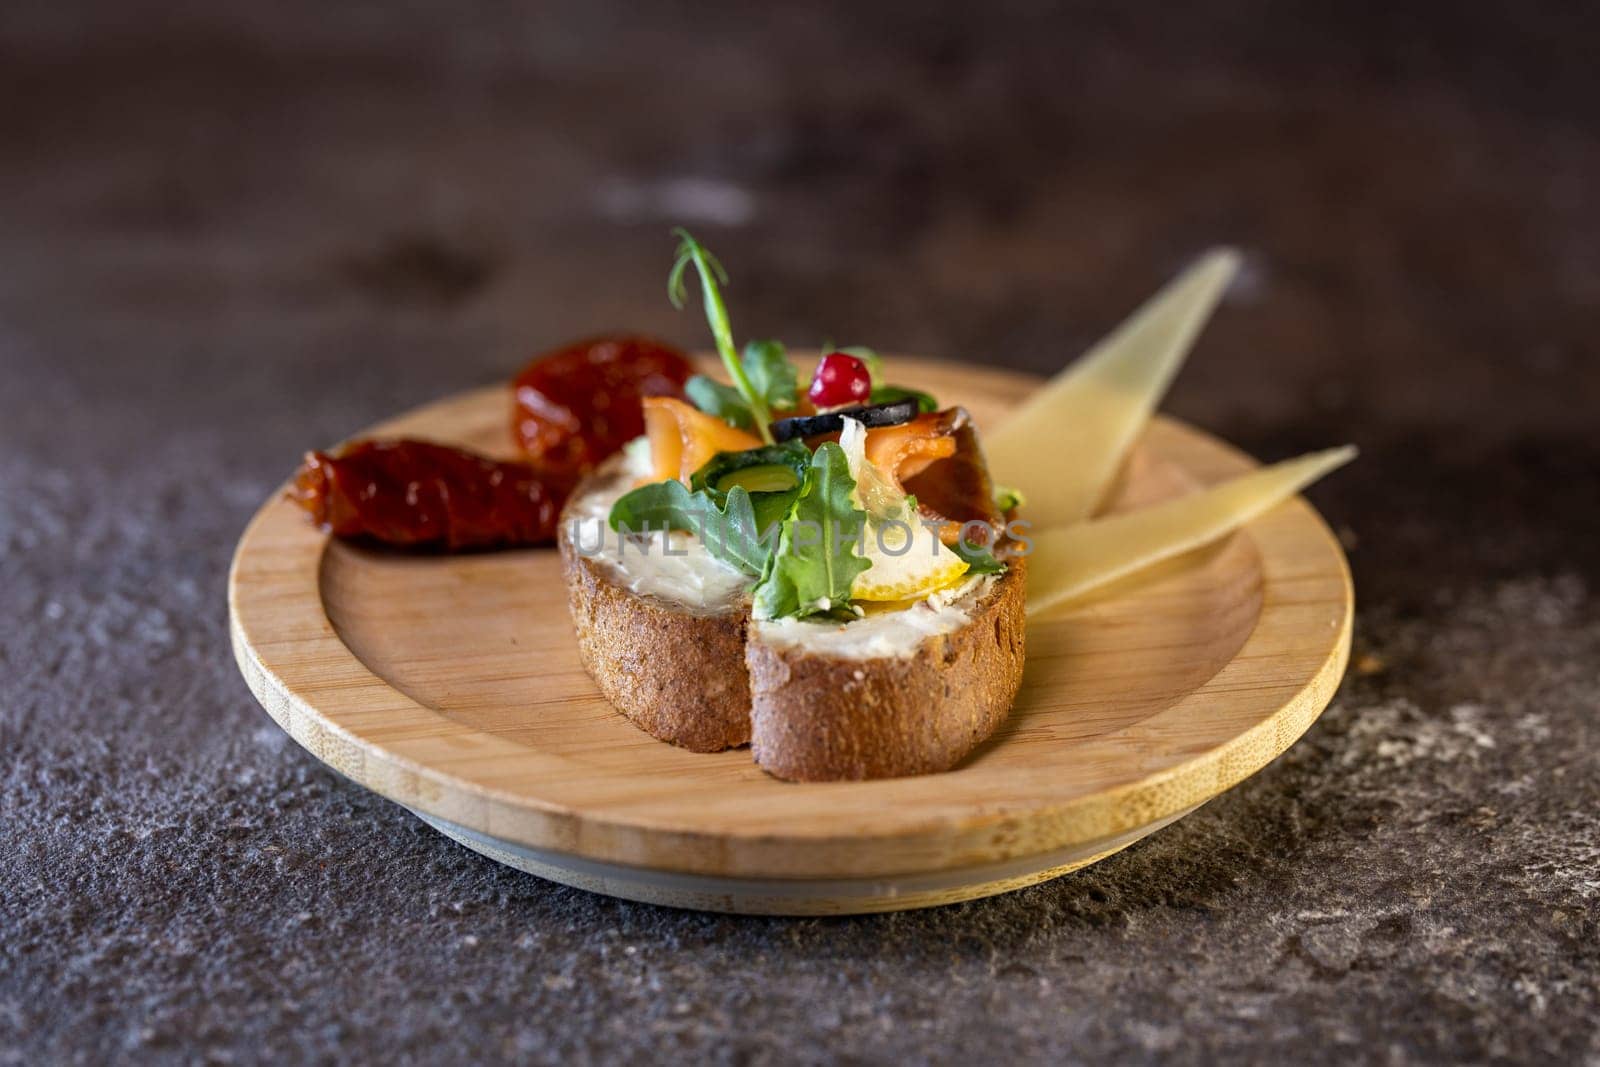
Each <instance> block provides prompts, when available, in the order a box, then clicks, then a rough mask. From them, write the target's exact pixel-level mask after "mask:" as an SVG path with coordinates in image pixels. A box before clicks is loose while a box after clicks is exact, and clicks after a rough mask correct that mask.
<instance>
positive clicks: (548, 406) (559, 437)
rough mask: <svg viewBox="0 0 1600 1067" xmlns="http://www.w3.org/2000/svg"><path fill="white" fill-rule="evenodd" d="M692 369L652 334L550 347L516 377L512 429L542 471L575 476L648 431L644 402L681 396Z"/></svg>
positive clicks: (680, 354)
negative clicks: (654, 338)
mask: <svg viewBox="0 0 1600 1067" xmlns="http://www.w3.org/2000/svg"><path fill="white" fill-rule="evenodd" d="M692 373H694V368H693V367H691V366H690V364H689V360H688V358H687V357H686V356H685V355H684V354H683V353H682V352H680V351H678V350H677V349H675V348H672V347H670V346H668V345H664V344H662V343H661V342H659V341H653V340H651V339H650V338H648V337H598V338H594V339H592V340H587V341H579V342H577V343H575V344H571V345H567V346H566V347H564V348H559V349H556V350H555V351H553V352H548V353H546V354H545V355H543V356H540V357H539V358H537V359H535V360H534V361H533V362H532V363H529V364H528V365H527V366H526V367H525V368H523V370H522V373H521V374H518V375H517V377H516V379H515V380H514V381H513V382H512V384H511V388H512V393H513V394H514V397H515V401H514V404H513V409H512V416H511V432H512V436H513V437H514V438H515V439H516V440H517V441H518V443H520V444H521V445H522V448H523V451H525V452H526V453H527V454H528V459H529V461H530V462H531V463H532V464H533V465H534V466H535V467H536V468H537V469H539V470H541V471H547V472H550V473H552V474H557V475H561V476H564V477H567V478H571V479H574V480H575V479H576V478H577V477H578V476H579V475H581V474H584V473H586V472H587V471H589V470H592V469H593V468H595V467H596V466H598V465H599V464H600V462H601V461H602V460H604V459H605V458H606V457H607V456H609V455H611V454H612V453H613V452H615V451H617V449H619V448H621V447H622V446H623V445H625V444H627V443H628V442H629V441H631V440H633V439H634V438H635V437H638V436H639V435H640V434H642V433H644V415H643V413H642V412H641V410H640V406H639V401H640V399H641V398H642V397H647V396H671V397H679V398H681V397H682V396H683V383H684V382H686V381H688V380H689V376H690V375H691V374H692Z"/></svg>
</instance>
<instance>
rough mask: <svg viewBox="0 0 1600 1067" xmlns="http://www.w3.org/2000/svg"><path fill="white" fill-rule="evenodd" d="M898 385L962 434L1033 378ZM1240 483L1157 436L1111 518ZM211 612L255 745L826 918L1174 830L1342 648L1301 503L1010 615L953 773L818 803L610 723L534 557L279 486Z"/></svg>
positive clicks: (616, 886)
mask: <svg viewBox="0 0 1600 1067" xmlns="http://www.w3.org/2000/svg"><path fill="white" fill-rule="evenodd" d="M896 365H897V366H898V367H899V368H900V369H899V372H898V373H899V374H900V375H901V376H902V377H904V379H905V380H907V381H912V382H916V383H918V384H925V385H926V387H927V388H929V389H930V390H932V391H933V392H934V393H936V394H937V395H938V396H940V397H941V398H943V399H944V400H946V402H959V403H964V404H966V405H967V406H968V407H969V408H970V409H971V410H972V412H973V414H974V416H975V417H976V419H977V420H978V422H979V424H980V426H981V425H995V424H997V422H998V421H999V420H1001V419H1003V417H1004V414H1005V412H1006V411H1007V409H1008V408H1009V407H1010V406H1011V405H1013V404H1015V403H1016V402H1017V401H1018V400H1019V399H1020V398H1021V397H1023V396H1024V395H1026V393H1027V391H1028V390H1029V389H1031V388H1032V387H1034V385H1036V384H1037V383H1036V381H1035V380H1034V379H1031V378H1026V377H1022V376H1019V375H1012V374H1003V373H998V372H994V371H988V370H979V369H975V368H965V367H957V366H952V365H949V364H936V363H924V362H919V361H915V360H902V361H898V362H897V364H896ZM508 404H509V401H508V398H507V395H506V391H505V390H504V389H501V388H490V389H483V390H479V391H476V392H471V393H467V394H464V395H461V396H457V397H454V398H452V399H449V400H445V401H442V402H440V403H437V404H433V405H430V406H428V407H425V408H421V409H419V410H417V411H414V412H411V413H410V414H408V415H404V416H402V417H400V418H397V419H394V420H392V421H390V422H387V423H384V424H383V425H381V426H378V427H374V428H373V430H371V431H369V432H370V433H382V434H410V435H418V436H425V437H429V438H432V439H434V440H439V441H445V442H452V443H461V444H465V445H469V446H472V447H476V448H479V449H482V450H485V451H489V452H497V453H508V452H509V450H510V442H509V440H508V437H509V434H508V431H507V419H508ZM1053 461H1055V462H1061V463H1067V462H1070V461H1071V459H1070V457H1055V458H1054V459H1053ZM1251 465H1252V464H1251V461H1250V460H1249V459H1248V458H1247V457H1245V456H1243V455H1242V454H1240V453H1239V452H1236V451H1234V450H1233V449H1231V448H1229V447H1227V446H1226V445H1223V444H1221V443H1219V442H1218V441H1216V440H1215V439H1213V438H1210V437H1207V436H1206V435H1204V434H1202V433H1200V432H1198V431H1196V430H1193V429H1190V428H1187V427H1185V426H1183V425H1181V424H1179V423H1177V422H1174V421H1172V420H1169V419H1159V420H1157V421H1156V422H1155V423H1154V424H1153V425H1152V426H1151V428H1150V430H1149V432H1148V433H1147V434H1146V435H1145V438H1144V439H1143V441H1142V442H1141V444H1140V446H1139V448H1138V449H1137V451H1136V453H1135V455H1134V456H1133V457H1132V459H1131V460H1130V462H1129V464H1128V469H1127V472H1126V474H1125V475H1124V477H1123V479H1122V484H1121V485H1120V486H1119V487H1118V489H1117V491H1116V496H1115V499H1114V501H1113V503H1112V507H1113V508H1114V509H1126V508H1130V507H1137V506H1140V505H1143V504H1146V503H1150V502H1152V501H1155V500H1160V499H1164V498H1167V497H1170V496H1172V495H1175V494H1179V493H1183V492H1188V491H1190V490H1192V489H1193V488H1194V487H1196V486H1198V485H1202V484H1206V483H1210V482H1214V481H1217V480H1219V479H1222V478H1224V477H1227V476H1230V475H1233V474H1236V473H1238V472H1240V471H1243V470H1246V469H1248V468H1249V467H1250V466H1251ZM229 605H230V609H231V621H232V632H233V642H234V651H235V654H236V656H237V658H238V661H239V666H240V669H241V671H243V673H244V677H245V679H246V681H247V682H248V683H249V685H250V688H251V689H252V691H254V693H255V694H256V696H257V698H259V699H260V701H261V703H262V705H263V706H264V707H265V708H266V709H267V712H268V713H269V714H270V715H271V716H272V717H273V718H274V719H275V720H277V722H278V723H279V725H281V726H282V727H283V728H284V729H285V730H287V731H288V732H289V734H290V736H292V737H293V738H294V739H295V740H296V741H298V742H299V743H300V744H301V745H303V746H305V748H306V749H307V750H309V751H310V752H311V753H312V754H313V755H315V756H316V757H317V758H318V759H320V760H322V761H323V762H325V763H327V764H329V765H330V766H332V767H334V768H336V769H337V770H339V771H340V772H342V773H343V774H345V775H347V776H349V777H350V778H352V779H354V780H355V781H357V782H360V783H361V784H362V785H365V786H367V787H368V788H370V789H373V790H376V791H377V792H378V793H381V794H382V795H384V796H386V797H388V798H390V799H392V800H395V801H397V802H399V803H401V804H404V805H406V806H407V807H409V808H411V809H412V810H413V811H415V812H416V813H417V814H418V815H420V816H422V817H423V818H425V819H427V820H428V821H429V822H431V823H433V824H434V825H435V826H438V827H439V828H440V829H441V830H443V831H444V832H445V833H448V834H450V835H451V836H452V837H455V838H456V839H457V840H459V841H461V842H463V843H464V844H466V845H468V846H469V847H471V848H475V849H477V850H479V851H480V852H484V853H486V854H487V855H490V856H493V857H494V858H496V859H499V860H502V861H504V862H507V863H511V864H514V865H516V866H519V867H522V868H524V869H526V870H530V871H533V872H534V873H536V874H539V875H541V876H543V877H546V878H550V879H553V880H555V881H559V882H564V883H567V884H571V885H577V886H580V887H583V888H586V889H592V890H595V891H598V892H604V893H610V894H613V895H616V896H622V897H627V898H630V899H637V900H646V901H652V902H657V903H665V904H673V905H679V906H686V907H697V908H706V909H713V910H721V911H743V912H761V913H770V914H822V913H846V912H862V911H883V910H893V909H900V908H912V907H925V906H928V905H932V904H941V903H947V902H950V901H955V900H964V899H969V898H973V897H979V896H985V895H988V894H992V893H998V892H1003V891H1005V890H1008V889H1014V888H1018V887H1020V886H1024V885H1029V884H1032V883H1034V882H1038V881H1042V880H1044V879H1046V878H1051V877H1055V876H1056V875H1059V874H1061V873H1064V872H1065V871H1068V870H1072V869H1073V868H1075V867H1079V866H1083V865H1084V864H1086V863H1091V862H1093V861H1094V860H1096V859H1098V858H1100V857H1102V856H1105V855H1107V854H1109V853H1111V852H1114V851H1116V850H1117V849H1119V848H1122V847H1124V846H1126V845H1127V844H1129V843H1131V842H1132V841H1135V840H1137V839H1138V838H1139V837H1141V836H1143V835H1144V834H1146V833H1149V832H1150V831H1151V830H1153V829H1156V828H1158V827H1160V826H1162V825H1165V824H1166V823H1167V822H1170V821H1172V820H1173V819H1175V818H1178V817H1180V816H1181V815H1183V814H1185V813H1186V812H1188V811H1190V810H1193V809H1194V808H1195V807H1196V806H1197V805H1199V804H1202V803H1204V802H1205V801H1206V800H1209V799H1210V798H1211V797H1214V796H1216V795H1217V794H1218V793H1221V792H1222V791H1223V790H1225V789H1227V788H1229V787H1230V786H1232V785H1234V784H1236V783H1238V782H1239V781H1241V780H1242V779H1244V778H1246V777H1248V776H1249V775H1250V774H1252V773H1254V772H1255V771H1257V770H1259V769H1260V768H1261V767H1263V766H1264V765H1265V764H1266V763H1267V762H1269V761H1270V760H1271V759H1273V758H1274V757H1275V756H1277V755H1278V753H1280V752H1282V751H1283V750H1284V749H1286V748H1287V747H1288V746H1289V745H1290V744H1291V743H1293V742H1294V740H1295V739H1296V738H1298V737H1299V736H1300V734H1301V733H1303V732H1304V731H1305V729H1306V728H1307V727H1308V726H1309V725H1310V724H1311V722H1312V721H1313V720H1314V719H1315V718H1316V717H1317V715H1318V714H1319V713H1320V712H1321V711H1322V708H1323V707H1324V706H1325V705H1326V704H1327V702H1328V700H1329V699H1330V698H1331V696H1332V695H1333V691H1334V688H1335V686H1336V685H1337V684H1338V681H1339V678H1340V676H1341V675H1342V673H1343V671H1344V666H1345V662H1346V660H1347V658H1348V654H1349V646H1350V620H1351V612H1352V596H1351V587H1350V577H1349V572H1348V569H1347V567H1346V565H1345V560H1344V556H1343V554H1342V553H1341V552H1340V549H1339V546H1338V543H1337V542H1336V541H1335V540H1334V538H1333V537H1332V535H1331V534H1330V533H1329V531H1328V529H1327V527H1326V526H1325V525H1324V524H1323V522H1322V521H1321V519H1320V518H1318V516H1317V514H1316V513H1315V512H1314V511H1313V510H1312V509H1311V507H1310V506H1309V505H1308V504H1306V503H1305V502H1304V501H1303V500H1299V499H1296V500H1294V501H1291V502H1289V503H1286V504H1284V505H1281V506H1280V507H1278V508H1276V509H1274V510H1272V511H1271V512H1269V513H1268V514H1266V515H1264V516H1262V517H1261V518H1259V519H1257V520H1256V521H1254V522H1252V523H1251V524H1250V525H1249V526H1248V527H1246V528H1245V529H1243V530H1242V531H1240V532H1239V533H1238V534H1235V535H1234V536H1232V537H1230V538H1228V539H1227V540H1226V541H1224V542H1222V543H1220V544H1217V545H1214V546H1212V547H1210V548H1207V549H1203V550H1201V551H1199V552H1196V553H1192V554H1190V555H1189V556H1187V557H1185V558H1183V559H1182V560H1179V561H1176V562H1174V563H1171V564H1168V565H1166V566H1164V567H1161V568H1159V569H1158V570H1157V571H1156V572H1154V573H1149V574H1146V575H1142V576H1139V577H1137V578H1135V579H1130V580H1126V581H1124V582H1122V583H1120V584H1118V585H1117V586H1116V587H1114V588H1108V589H1106V590H1103V591H1101V592H1100V593H1098V594H1096V595H1094V596H1092V597H1091V598H1090V599H1088V600H1085V601H1082V602H1079V603H1078V604H1076V605H1075V606H1074V607H1073V609H1072V610H1071V611H1070V613H1068V614H1064V615H1061V616H1059V617H1056V618H1051V619H1048V620H1034V621H1033V622H1032V623H1031V624H1030V626H1029V631H1028V666H1027V671H1026V674H1025V675H1024V678H1023V685H1022V692H1021V695H1020V696H1019V698H1018V700H1017V704H1016V708H1015V710H1014V711H1013V712H1012V714H1011V717H1010V719H1009V720H1008V721H1007V722H1006V724H1005V725H1004V726H1002V727H1001V729H1000V731H999V732H998V733H997V735H996V736H995V737H994V738H992V739H991V740H990V741H989V742H988V743H987V744H985V745H984V746H983V747H982V748H981V749H979V751H978V752H976V753H974V754H973V756H971V757H970V758H969V759H967V760H966V762H965V763H963V764H962V765H961V766H960V767H958V768H957V769H956V770H954V771H951V772H949V773H946V774H939V775H929V776H924V777H918V778H903V779H895V780H891V781H879V782H860V783H830V784H814V785H796V784H791V783H786V782H780V781H778V780H776V779H773V778H770V777H768V776H767V775H766V774H764V773H762V772H761V771H760V770H759V769H758V768H757V767H756V766H755V765H754V764H753V763H752V762H751V759H750V754H749V751H748V750H738V751H733V752H724V753H720V754H717V755H696V754H694V753H690V752H685V751H682V750H679V749H675V748H672V747H671V746H669V745H665V744H662V743H660V742H658V741H655V740H653V739H651V738H650V737H648V736H646V735H645V734H644V733H642V732H640V731H639V730H637V729H635V728H634V727H633V726H632V725H631V724H630V723H628V721H627V720H625V719H624V718H623V717H622V716H621V715H619V714H618V713H617V712H616V711H615V710H613V709H612V707H611V706H610V705H609V704H608V703H606V701H605V700H604V698H602V697H601V696H600V694H599V692H598V691H597V690H596V689H595V687H594V685H593V683H592V682H591V681H590V680H589V678H588V676H587V675H586V674H585V673H584V670H583V667H582V666H581V665H580V663H579V661H578V649H577V644H576V642H575V639H574V638H573V634H572V628H571V623H570V621H569V619H568V616H567V609H566V602H565V592H564V587H563V585H562V582H561V577H560V570H559V565H558V561H557V559H556V554H555V552H554V551H553V550H549V551H543V550H527V551H518V552H504V553H488V554H482V555H470V556H454V557H448V556H441V557H418V556H407V555H401V554H396V553H388V552H383V551H377V550H369V549H362V548H357V547H352V546H351V545H348V544H345V543H342V542H338V541H331V540H329V539H328V538H327V537H325V536H323V535H322V534H320V533H318V532H316V531H315V530H313V529H312V528H311V527H310V526H309V525H308V524H307V523H306V521H305V519H304V516H303V515H302V514H301V513H300V512H298V511H297V510H296V509H295V508H294V507H293V506H292V505H290V504H289V503H287V502H286V501H284V500H283V499H282V498H281V495H279V494H275V495H274V496H273V498H272V499H271V500H269V501H267V502H266V504H264V505H263V506H262V508H261V510H260V512H258V513H257V515H256V516H255V519H254V520H253V521H252V522H251V524H250V526H249V528H248V529H247V530H246V531H245V534H244V537H243V538H242V540H241V541H240V543H239V547H238V551H237V554H236V555H235V558H234V562H233V572H232V575H231V580H230V585H229Z"/></svg>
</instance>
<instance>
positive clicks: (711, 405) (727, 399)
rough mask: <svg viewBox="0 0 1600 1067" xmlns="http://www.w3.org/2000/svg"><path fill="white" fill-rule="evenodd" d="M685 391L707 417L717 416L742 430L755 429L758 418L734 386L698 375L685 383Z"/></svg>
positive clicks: (691, 401)
mask: <svg viewBox="0 0 1600 1067" xmlns="http://www.w3.org/2000/svg"><path fill="white" fill-rule="evenodd" d="M683 391H684V394H685V395H687V396H688V398H689V402H690V403H692V404H693V405H694V406H695V407H697V408H699V409H700V410H701V411H703V412H705V413H706V414H707V415H715V416H716V417H717V418H719V419H721V420H722V421H723V422H726V423H729V424H731V425H733V426H737V427H739V429H741V430H752V429H755V424H756V417H755V416H754V415H752V414H751V413H750V405H749V404H746V403H745V402H744V397H742V396H740V395H739V390H737V389H735V388H734V387H733V386H731V385H723V384H722V383H721V382H719V381H716V380H714V379H712V378H707V377H706V376H705V375H704V374H696V375H694V376H693V377H692V378H690V379H689V380H688V381H687V382H684V383H683Z"/></svg>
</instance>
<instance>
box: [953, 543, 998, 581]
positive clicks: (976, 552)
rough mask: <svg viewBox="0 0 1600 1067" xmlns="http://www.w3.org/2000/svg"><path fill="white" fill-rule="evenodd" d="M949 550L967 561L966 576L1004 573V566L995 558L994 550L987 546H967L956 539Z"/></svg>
mask: <svg viewBox="0 0 1600 1067" xmlns="http://www.w3.org/2000/svg"><path fill="white" fill-rule="evenodd" d="M950 550H951V551H952V552H954V553H955V554H956V555H958V556H960V557H961V558H962V559H964V560H966V561H967V573H968V574H1003V573H1005V569H1006V565H1005V564H1004V563H1002V562H1001V561H1000V560H998V559H996V558H995V555H994V549H992V548H990V547H989V546H988V545H969V544H968V543H967V542H966V541H964V540H962V539H961V538H959V537H958V538H956V543H955V544H953V545H951V546H950Z"/></svg>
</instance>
